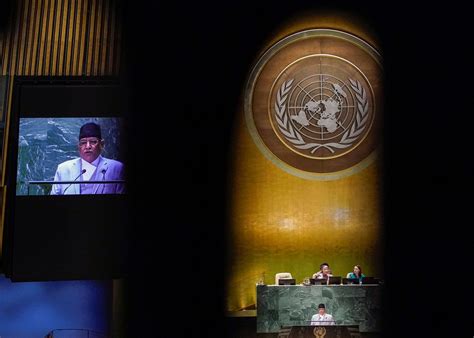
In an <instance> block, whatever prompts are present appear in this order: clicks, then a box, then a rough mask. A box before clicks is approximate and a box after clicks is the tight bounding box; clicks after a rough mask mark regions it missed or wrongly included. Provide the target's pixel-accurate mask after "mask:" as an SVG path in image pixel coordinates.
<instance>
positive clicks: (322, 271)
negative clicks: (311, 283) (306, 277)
mask: <svg viewBox="0 0 474 338" xmlns="http://www.w3.org/2000/svg"><path fill="white" fill-rule="evenodd" d="M328 277H332V273H331V270H330V269H329V264H328V263H322V264H321V265H320V266H319V271H318V272H316V273H315V274H313V278H314V279H328Z"/></svg>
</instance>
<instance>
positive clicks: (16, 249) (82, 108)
mask: <svg viewBox="0 0 474 338" xmlns="http://www.w3.org/2000/svg"><path fill="white" fill-rule="evenodd" d="M12 90H13V96H12V109H11V115H10V123H9V133H8V144H7V146H8V148H7V151H8V153H7V155H8V156H7V159H6V161H7V163H6V166H5V168H6V172H5V184H6V187H7V191H6V194H5V196H6V201H5V216H4V241H3V242H4V246H3V265H4V266H3V270H4V272H5V275H6V276H7V277H9V278H11V279H12V280H14V281H32V280H38V281H39V280H71V279H103V278H118V277H120V276H122V275H123V273H124V268H125V265H126V262H125V248H126V243H125V237H126V235H125V231H126V230H125V229H126V224H127V223H126V222H127V219H128V216H127V214H126V210H127V197H126V196H125V195H103V196H99V195H97V196H93V199H91V196H62V197H59V198H58V196H16V189H15V187H16V173H17V157H18V136H19V119H20V117H52V116H53V117H54V116H55V115H57V117H88V116H90V117H120V118H125V114H126V109H127V108H126V107H128V103H127V101H126V98H127V95H124V89H123V87H122V86H121V85H120V82H119V80H118V79H117V78H113V77H96V78H91V77H88V78H84V77H30V76H25V77H16V78H15V80H14V84H13V88H12ZM123 137H124V141H123V142H122V143H123V144H124V145H125V144H127V142H126V140H127V135H123ZM127 152H128V151H127V149H126V148H125V149H124V158H127ZM83 210H87V212H89V213H90V214H91V215H92V217H90V218H88V217H87V216H81V214H82V212H83ZM81 217H82V218H83V219H84V220H83V221H84V222H82V220H81ZM81 222H82V224H81ZM28 227H30V229H31V235H29V234H28V231H27V229H28ZM38 228H40V229H38ZM63 241H64V242H63ZM41 242H43V243H41ZM34 248H36V251H35V250H34Z"/></svg>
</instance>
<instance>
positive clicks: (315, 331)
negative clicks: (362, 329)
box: [278, 325, 360, 338]
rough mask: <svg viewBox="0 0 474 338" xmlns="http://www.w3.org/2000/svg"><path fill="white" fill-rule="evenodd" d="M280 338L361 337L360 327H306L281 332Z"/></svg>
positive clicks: (294, 327) (295, 327)
mask: <svg viewBox="0 0 474 338" xmlns="http://www.w3.org/2000/svg"><path fill="white" fill-rule="evenodd" d="M278 337H280V338H283V337H288V338H315V337H316V338H323V337H324V338H354V337H360V333H359V325H322V326H321V325H312V326H309V325H305V326H292V327H291V328H290V327H288V328H283V329H281V330H280V332H279V334H278Z"/></svg>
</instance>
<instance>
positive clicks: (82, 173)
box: [63, 169, 87, 195]
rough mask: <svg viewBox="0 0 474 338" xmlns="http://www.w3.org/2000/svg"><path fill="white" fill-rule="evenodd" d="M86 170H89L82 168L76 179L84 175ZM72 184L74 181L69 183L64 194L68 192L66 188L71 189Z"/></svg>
mask: <svg viewBox="0 0 474 338" xmlns="http://www.w3.org/2000/svg"><path fill="white" fill-rule="evenodd" d="M86 171H87V170H86V169H82V170H81V173H80V174H79V175H78V176H77V177H76V178H75V179H74V181H76V180H77V179H78V178H79V177H81V176H82V175H84V173H85V172H86ZM71 185H72V183H71V184H69V185H68V186H67V187H66V189H64V191H63V195H64V194H65V193H66V190H67V189H69V187H70V186H71Z"/></svg>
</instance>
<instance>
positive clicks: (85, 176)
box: [51, 122, 125, 195]
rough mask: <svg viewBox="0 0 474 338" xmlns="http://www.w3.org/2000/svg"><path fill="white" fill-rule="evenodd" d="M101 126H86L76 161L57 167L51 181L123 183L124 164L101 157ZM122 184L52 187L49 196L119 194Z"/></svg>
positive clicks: (82, 129)
mask: <svg viewBox="0 0 474 338" xmlns="http://www.w3.org/2000/svg"><path fill="white" fill-rule="evenodd" d="M104 144H105V143H104V140H103V139H102V134H101V130H100V126H99V125H98V124H96V123H93V122H89V123H86V124H84V125H83V126H82V127H81V129H80V131H79V143H78V150H79V156H80V157H79V158H76V159H73V160H69V161H65V162H63V163H61V164H59V165H58V168H57V170H56V174H55V175H54V181H59V182H62V181H77V180H80V181H115V180H123V179H124V170H123V164H122V163H121V162H119V161H116V160H111V159H108V158H105V157H102V156H101V152H102V149H103V147H104ZM124 190H125V188H124V184H123V183H94V184H70V183H68V184H66V183H65V184H53V186H52V189H51V195H79V194H81V195H85V194H122V193H124Z"/></svg>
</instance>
